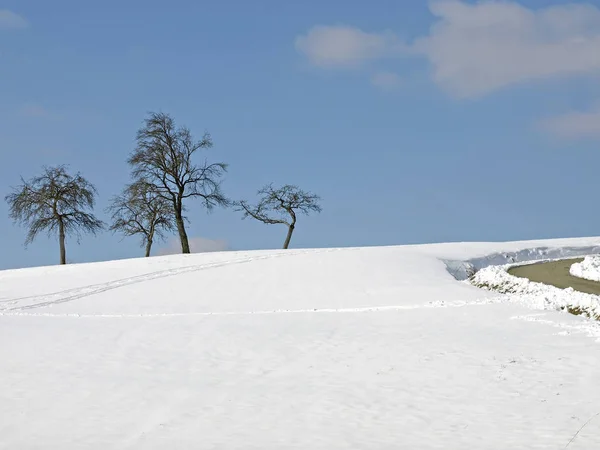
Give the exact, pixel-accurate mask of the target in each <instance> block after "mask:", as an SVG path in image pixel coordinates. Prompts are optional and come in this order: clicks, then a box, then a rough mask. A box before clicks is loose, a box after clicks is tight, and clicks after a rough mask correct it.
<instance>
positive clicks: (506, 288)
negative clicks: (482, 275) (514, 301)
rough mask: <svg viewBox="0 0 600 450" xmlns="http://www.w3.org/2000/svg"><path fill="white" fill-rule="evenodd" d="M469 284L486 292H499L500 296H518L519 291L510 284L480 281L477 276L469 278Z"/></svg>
mask: <svg viewBox="0 0 600 450" xmlns="http://www.w3.org/2000/svg"><path fill="white" fill-rule="evenodd" d="M469 283H471V284H472V285H473V286H475V287H478V288H480V289H485V290H486V291H493V292H499V293H500V294H517V290H516V289H515V287H514V286H513V285H512V284H510V283H506V282H505V283H488V282H487V281H478V280H476V279H475V276H472V277H470V278H469Z"/></svg>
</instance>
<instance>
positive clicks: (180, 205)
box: [128, 113, 229, 253]
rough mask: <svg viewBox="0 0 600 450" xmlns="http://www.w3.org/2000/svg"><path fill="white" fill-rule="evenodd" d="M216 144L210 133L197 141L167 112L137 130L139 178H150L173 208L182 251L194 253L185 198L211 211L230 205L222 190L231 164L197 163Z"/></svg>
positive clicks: (134, 160) (136, 169) (134, 169)
mask: <svg viewBox="0 0 600 450" xmlns="http://www.w3.org/2000/svg"><path fill="white" fill-rule="evenodd" d="M212 145H213V143H212V139H211V137H210V135H209V134H208V133H205V134H204V136H203V137H202V139H201V140H200V141H195V140H194V139H193V137H192V134H191V133H190V130H189V129H187V128H186V127H179V128H177V127H176V126H175V122H174V120H173V119H172V118H171V117H170V116H169V115H168V114H163V113H150V115H149V117H148V118H147V119H146V120H145V125H144V126H143V127H142V128H141V129H140V130H139V131H138V133H137V146H136V148H135V150H134V151H133V153H132V154H131V155H130V157H129V159H128V163H129V164H130V165H131V166H132V174H133V176H134V178H136V179H144V180H147V181H148V183H150V184H151V185H152V190H153V191H154V192H156V193H157V194H158V196H160V197H161V198H163V199H165V200H166V201H168V202H169V203H170V205H171V207H172V208H173V215H174V219H175V225H176V226H177V231H178V233H179V239H180V241H181V251H182V253H189V252H190V245H189V242H188V236H187V233H186V230H185V217H184V215H183V212H184V211H185V207H184V200H185V199H187V198H192V197H197V198H200V199H202V201H203V203H204V206H205V207H206V209H207V210H209V211H210V210H212V209H213V208H214V207H215V206H227V205H229V200H228V199H227V198H226V197H225V196H224V195H223V193H222V192H221V181H220V178H221V177H222V176H223V175H224V174H225V172H226V171H227V164H224V163H212V164H209V163H208V162H207V161H206V160H205V161H204V162H203V163H202V164H197V163H195V162H194V155H195V154H196V153H197V152H198V151H199V150H202V149H209V148H211V147H212Z"/></svg>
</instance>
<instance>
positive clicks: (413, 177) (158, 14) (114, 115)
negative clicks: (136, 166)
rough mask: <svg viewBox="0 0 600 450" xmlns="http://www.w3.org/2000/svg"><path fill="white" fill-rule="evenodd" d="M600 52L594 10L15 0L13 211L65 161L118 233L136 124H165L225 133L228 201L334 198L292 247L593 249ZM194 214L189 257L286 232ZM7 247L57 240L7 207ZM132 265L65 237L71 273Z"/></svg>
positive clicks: (0, 173) (221, 155)
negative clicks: (553, 242) (561, 241)
mask: <svg viewBox="0 0 600 450" xmlns="http://www.w3.org/2000/svg"><path fill="white" fill-rule="evenodd" d="M599 48H600V2H597V1H591V2H587V3H584V2H575V1H568V2H567V1H566V0H564V1H562V2H561V1H541V0H536V1H533V0H531V1H525V0H523V1H521V2H520V3H515V2H479V3H475V2H459V1H452V0H449V1H437V2H429V3H428V2H425V1H423V2H421V1H418V2H417V1H411V2H402V1H397V0H373V1H371V2H348V1H345V0H344V1H342V0H331V1H328V2H321V1H305V2H282V1H280V0H257V1H253V2H248V1H242V0H235V1H234V0H228V1H218V2H217V1H203V2H196V1H191V0H189V1H183V0H180V1H172V2H164V1H156V0H144V1H141V0H131V1H128V2H121V1H119V2H117V1H104V2H81V1H79V0H55V1H53V2H48V1H46V0H39V1H34V0H12V1H11V0H8V1H5V2H3V5H2V6H1V7H0V73H1V78H0V80H1V87H0V89H1V90H0V96H1V99H2V101H1V102H0V145H1V149H2V155H3V160H2V161H3V163H2V164H1V165H0V180H1V182H0V195H2V197H4V195H6V193H7V192H9V189H10V186H14V185H17V184H18V183H19V176H20V175H22V176H24V177H25V178H29V177H31V176H33V175H35V174H36V173H38V172H39V170H40V168H41V166H42V165H44V164H60V163H67V164H70V166H71V168H72V169H73V170H74V171H76V170H78V171H81V172H82V173H83V174H84V175H85V176H86V177H87V178H88V179H89V180H90V181H91V182H93V183H94V184H95V185H96V187H97V188H98V190H99V198H98V208H97V213H98V215H99V216H100V217H101V218H102V219H105V220H106V219H108V218H107V217H106V215H105V213H104V212H103V209H104V208H105V207H106V206H107V204H108V200H109V199H110V197H111V196H112V195H114V194H117V193H118V191H119V190H120V189H121V188H122V186H123V185H124V184H125V183H126V182H128V179H129V178H128V177H129V169H128V167H127V165H126V163H125V160H126V158H127V155H128V154H129V152H130V151H131V150H132V148H133V146H134V137H135V133H136V130H137V129H138V128H139V126H140V125H141V122H142V121H143V119H144V117H145V115H146V112H147V111H164V112H168V113H170V114H171V115H173V117H174V118H175V120H176V121H177V122H178V123H179V124H182V125H186V126H188V127H189V128H190V129H191V130H192V132H194V133H195V135H196V136H198V137H200V136H201V134H202V133H203V132H204V131H205V130H206V131H209V132H210V133H211V134H212V136H213V140H214V144H215V145H214V148H213V149H212V150H210V158H211V159H212V160H213V161H216V160H220V161H225V162H227V163H229V164H230V170H229V172H228V174H227V177H226V180H225V182H224V185H223V187H224V190H225V192H226V193H227V194H228V195H229V196H230V197H232V198H234V199H242V198H245V199H248V200H252V199H254V194H255V191H256V190H257V189H258V188H260V187H261V186H262V185H263V184H265V183H267V182H275V183H277V184H282V183H292V184H298V185H299V186H301V187H302V188H304V189H306V190H310V191H313V192H315V193H318V194H320V195H321V196H322V197H323V202H322V206H323V212H322V213H321V214H320V215H316V216H312V217H309V218H301V219H300V221H299V224H298V228H297V230H296V234H295V236H294V239H293V240H292V247H334V246H362V245H391V244H405V243H423V242H440V241H463V240H464V241H471V240H513V239H530V238H551V237H571V236H584V235H598V234H600V233H599V231H598V230H599V229H600V228H599V227H600V208H597V206H596V204H597V190H598V187H599V186H600V184H599V182H598V176H597V172H598V169H597V168H598V166H599V165H600V51H598V49H599ZM189 208H190V213H189V217H190V220H191V224H190V225H189V228H188V233H189V235H190V236H191V237H192V238H193V239H194V242H196V244H197V248H198V249H204V248H206V249H215V248H221V247H224V246H226V247H228V248H231V249H236V250H243V249H261V248H279V247H280V246H281V244H282V242H283V239H284V237H285V229H283V228H281V227H277V226H267V225H263V224H260V223H253V222H250V221H249V220H245V221H242V220H241V219H240V215H239V214H238V213H235V212H233V211H225V210H218V211H215V212H213V213H211V214H207V213H206V212H205V211H204V210H202V208H201V205H200V203H199V202H198V203H190V204H189ZM3 217H4V219H2V218H3ZM0 233H1V235H2V237H3V240H2V242H3V246H2V250H3V251H2V253H1V254H0V268H12V267H24V266H33V265H45V264H54V263H56V262H57V261H58V245H57V243H56V240H55V239H46V238H45V237H44V236H42V237H40V238H39V239H38V240H37V241H36V242H34V243H33V244H31V245H30V246H29V247H28V248H27V249H24V247H23V241H24V238H25V231H24V230H23V229H21V228H19V227H18V226H15V225H13V224H12V223H11V221H10V220H9V218H8V208H7V206H6V204H5V203H4V202H2V204H1V205H0ZM168 246H169V244H168V243H167V244H163V245H162V247H168ZM157 250H158V249H157ZM141 254H142V249H141V248H140V247H139V246H138V242H137V241H136V240H135V239H125V240H121V238H120V237H119V236H113V235H111V234H110V233H108V232H107V233H103V234H101V235H100V236H98V237H95V238H93V237H86V238H84V239H83V240H82V241H81V244H80V245H77V243H76V242H75V241H74V240H70V241H68V242H67V256H68V259H69V260H71V261H74V262H85V261H96V260H106V259H115V258H124V257H134V256H139V255H141Z"/></svg>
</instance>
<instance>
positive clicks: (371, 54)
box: [296, 0, 600, 97]
mask: <svg viewBox="0 0 600 450" xmlns="http://www.w3.org/2000/svg"><path fill="white" fill-rule="evenodd" d="M429 8H430V11H431V13H432V14H433V16H435V22H434V24H433V25H432V27H431V29H430V30H429V32H428V34H427V35H424V36H421V37H418V38H417V39H415V41H414V42H413V43H412V44H409V45H402V44H401V43H400V39H399V38H398V37H397V36H395V35H394V34H393V33H389V32H385V33H366V32H364V31H361V30H360V29H358V28H350V27H325V26H319V27H315V28H312V29H311V30H310V31H309V32H308V33H307V34H306V35H305V36H300V37H298V38H297V39H296V48H297V49H298V50H299V51H300V52H301V53H303V54H304V55H305V56H306V57H307V58H308V60H309V61H310V62H311V63H312V64H314V65H316V66H319V67H331V66H333V67H335V66H337V67H348V66H349V67H352V66H356V65H359V64H361V63H366V62H367V61H369V60H377V59H382V58H384V57H392V56H401V55H403V56H404V57H408V56H416V57H424V58H426V59H427V60H428V61H429V63H430V65H431V67H432V78H433V80H434V82H435V83H436V84H438V85H439V86H440V87H441V88H442V89H443V90H445V91H446V92H448V93H449V94H451V95H453V96H456V97H477V96H481V95H485V94H488V93H490V92H493V91H495V90H498V89H501V88H503V87H506V86H509V85H515V84H519V83H525V82H531V81H534V80H540V79H548V78H561V77H569V76H580V75H590V74H600V9H599V8H597V7H595V6H592V5H586V4H566V5H559V6H551V7H546V8H543V9H537V10H533V9H528V8H525V7H523V6H521V5H519V4H518V3H515V2H509V1H483V2H479V3H465V2H463V1H458V0H444V1H434V2H431V3H430V5H429Z"/></svg>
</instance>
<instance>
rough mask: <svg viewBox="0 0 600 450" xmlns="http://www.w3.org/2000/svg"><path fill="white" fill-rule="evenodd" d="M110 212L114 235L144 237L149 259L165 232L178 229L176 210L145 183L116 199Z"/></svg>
mask: <svg viewBox="0 0 600 450" xmlns="http://www.w3.org/2000/svg"><path fill="white" fill-rule="evenodd" d="M107 212H109V213H110V214H112V225H111V226H110V230H111V231H113V232H120V233H123V234H124V235H125V236H137V235H140V236H141V245H142V246H144V247H145V248H146V253H145V256H146V257H148V256H150V251H151V250H152V244H153V242H154V241H155V240H157V239H161V240H162V239H164V238H165V233H166V232H169V231H173V230H174V229H175V225H174V216H173V208H172V207H171V205H170V204H169V202H167V201H166V200H165V199H164V198H163V197H161V196H160V195H158V194H157V193H156V192H154V191H153V190H152V186H151V185H150V184H148V183H146V182H144V181H143V180H138V181H135V182H134V183H131V184H129V185H127V186H126V187H125V188H124V189H123V192H121V194H119V195H117V196H115V197H113V199H112V202H111V204H110V206H109V207H108V208H107Z"/></svg>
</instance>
